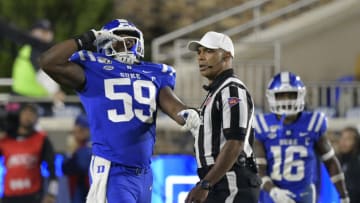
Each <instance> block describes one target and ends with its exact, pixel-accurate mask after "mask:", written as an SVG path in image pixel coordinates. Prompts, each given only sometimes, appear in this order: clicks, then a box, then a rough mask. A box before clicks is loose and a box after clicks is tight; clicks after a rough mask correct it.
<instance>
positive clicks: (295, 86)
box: [266, 72, 306, 115]
mask: <svg viewBox="0 0 360 203" xmlns="http://www.w3.org/2000/svg"><path fill="white" fill-rule="evenodd" d="M284 92H296V93H297V96H296V99H281V100H279V99H276V94H277V93H284ZM305 94H306V87H305V85H304V83H303V82H302V81H301V79H300V77H299V76H297V75H295V74H294V73H290V72H281V73H278V74H277V75H275V76H274V77H273V78H272V80H271V81H270V83H269V85H268V88H267V91H266V97H267V99H268V102H269V108H270V111H271V112H273V113H275V114H277V115H283V114H285V115H294V114H297V113H299V112H301V111H303V110H304V107H305Z"/></svg>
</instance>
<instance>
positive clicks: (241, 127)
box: [195, 69, 254, 168]
mask: <svg viewBox="0 0 360 203" xmlns="http://www.w3.org/2000/svg"><path fill="white" fill-rule="evenodd" d="M204 88H205V89H206V90H208V95H207V97H206V99H205V101H204V102H203V104H202V106H201V112H200V118H201V122H202V123H201V126H200V129H199V134H198V135H197V136H195V152H196V160H197V164H198V167H199V168H202V167H206V166H211V165H213V164H214V163H215V160H216V158H217V156H218V154H219V153H220V151H221V149H222V147H223V146H224V144H225V142H226V140H231V139H235V140H242V141H244V153H245V156H246V157H251V156H252V154H253V149H252V142H253V139H254V130H253V126H252V120H253V117H254V103H253V99H252V97H251V95H250V94H249V92H248V90H247V89H246V87H245V85H244V84H243V83H242V81H241V80H240V79H239V78H237V77H236V76H235V75H234V73H233V70H232V69H230V70H226V71H224V72H223V73H221V74H220V75H219V76H218V77H217V78H216V79H215V80H214V81H213V83H211V85H210V86H208V87H204ZM250 143H251V144H250Z"/></svg>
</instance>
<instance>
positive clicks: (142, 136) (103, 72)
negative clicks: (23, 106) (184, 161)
mask: <svg viewBox="0 0 360 203" xmlns="http://www.w3.org/2000/svg"><path fill="white" fill-rule="evenodd" d="M70 61H72V62H74V63H77V64H79V65H80V66H82V67H83V69H84V72H85V77H86V82H85V86H84V87H83V89H82V90H80V91H78V95H79V96H80V100H81V102H82V105H83V107H84V109H85V111H86V113H87V116H88V120H89V124H90V132H91V140H92V142H93V143H92V147H93V154H95V155H98V156H101V157H103V158H105V159H107V160H110V161H112V162H116V163H119V164H124V165H128V166H133V167H141V168H146V167H149V165H150V162H151V155H152V153H153V147H154V143H155V120H156V113H157V101H158V99H159V98H158V96H159V92H160V90H161V89H162V88H164V87H166V86H168V87H170V88H172V89H173V88H174V85H175V70H174V69H173V68H172V67H170V66H167V65H165V64H155V63H148V62H140V63H138V64H133V65H128V64H124V63H121V62H119V61H116V60H114V59H113V58H111V57H107V56H105V55H103V54H100V53H93V52H90V51H85V50H81V51H79V52H76V53H74V54H73V56H72V57H71V58H70Z"/></svg>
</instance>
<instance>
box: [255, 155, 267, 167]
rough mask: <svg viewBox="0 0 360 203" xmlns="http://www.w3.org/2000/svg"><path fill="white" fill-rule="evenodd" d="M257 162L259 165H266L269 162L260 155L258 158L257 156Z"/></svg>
mask: <svg viewBox="0 0 360 203" xmlns="http://www.w3.org/2000/svg"><path fill="white" fill-rule="evenodd" d="M256 164H258V165H266V164H267V161H266V159H265V158H259V157H257V158H256Z"/></svg>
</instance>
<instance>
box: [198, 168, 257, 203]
mask: <svg viewBox="0 0 360 203" xmlns="http://www.w3.org/2000/svg"><path fill="white" fill-rule="evenodd" d="M208 170H209V169H207V170H206V171H208ZM198 172H199V171H198ZM202 172H205V171H202ZM200 173H201V172H200ZM200 173H199V176H200V178H203V177H204V175H205V174H206V173H205V174H204V173H203V174H200ZM260 184H261V179H260V177H259V176H258V175H257V174H256V172H254V171H252V170H251V169H250V168H247V167H234V168H233V169H232V170H231V171H229V172H227V173H226V175H225V176H224V177H223V178H222V179H221V180H220V181H219V182H218V183H216V184H215V185H214V186H213V189H212V190H211V191H210V192H209V195H208V197H207V199H206V201H205V202H206V203H224V202H225V201H226V200H227V199H228V200H232V201H231V202H233V203H258V199H259V193H260V189H259V187H260Z"/></svg>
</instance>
